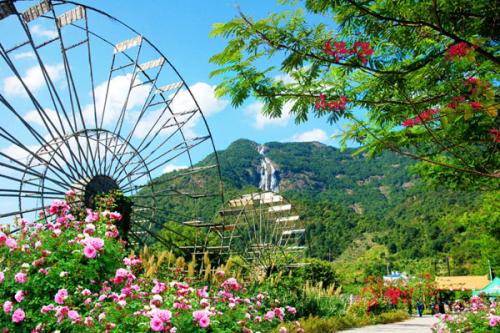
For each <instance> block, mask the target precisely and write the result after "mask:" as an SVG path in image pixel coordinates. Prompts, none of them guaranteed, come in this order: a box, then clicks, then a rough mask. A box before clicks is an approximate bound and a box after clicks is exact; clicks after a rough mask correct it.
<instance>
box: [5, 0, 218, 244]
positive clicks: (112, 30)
mask: <svg viewBox="0 0 500 333" xmlns="http://www.w3.org/2000/svg"><path fill="white" fill-rule="evenodd" d="M0 31H2V34H1V35H0V116H1V121H0V197H2V200H1V203H0V223H10V222H11V221H12V220H13V219H14V218H15V217H26V218H28V219H34V218H36V217H37V214H38V213H39V212H40V211H42V210H44V208H45V207H46V206H47V205H48V203H49V202H50V201H51V200H53V199H57V198H61V199H62V198H64V194H65V192H66V191H67V190H70V189H72V190H74V191H75V192H77V193H79V194H81V198H82V199H81V200H82V201H83V204H85V205H91V204H92V198H93V197H94V196H95V195H96V194H99V193H105V192H108V191H110V190H114V189H118V190H121V191H122V192H123V193H124V194H125V195H127V196H129V197H131V198H133V201H134V204H133V206H132V211H131V212H130V214H131V220H130V226H129V227H130V228H129V229H130V232H129V235H128V238H129V239H130V241H131V243H133V244H148V243H151V242H152V241H160V242H164V243H165V244H166V245H168V246H172V244H171V243H172V242H171V240H170V239H168V240H167V239H165V238H164V237H162V236H160V235H159V233H158V231H159V230H160V229H165V228H166V229H169V228H171V229H172V230H173V232H175V234H176V235H177V236H178V237H180V238H182V239H183V244H186V243H189V242H190V241H191V240H190V237H191V235H192V234H193V233H192V232H190V231H189V230H187V231H186V230H185V229H186V224H184V223H183V222H184V221H186V220H193V219H197V218H199V214H201V213H199V211H198V210H197V209H198V208H199V209H200V210H201V208H203V207H204V206H205V204H204V202H203V201H204V200H209V201H210V202H213V201H214V200H213V197H214V196H215V197H219V198H220V201H219V203H221V202H222V186H221V183H220V170H219V165H218V159H217V155H216V153H215V148H214V144H213V141H212V136H211V133H210V130H209V128H208V125H207V123H206V120H205V118H204V116H203V113H202V111H201V110H200V107H199V105H198V103H197V102H196V100H195V99H194V96H193V94H192V93H191V91H190V90H189V87H188V86H187V85H186V82H185V81H184V80H183V79H182V77H181V76H180V75H179V73H178V72H177V70H176V69H175V68H174V67H173V65H172V64H171V63H170V61H169V60H168V58H167V57H166V56H165V55H164V54H162V53H161V52H160V51H159V49H158V48H157V47H156V46H155V45H153V44H152V43H151V42H150V41H149V40H148V39H147V38H146V37H144V36H141V35H140V34H139V33H138V32H137V31H135V30H134V29H132V28H131V27H129V26H128V25H126V24H124V23H123V22H121V21H119V20H117V19H115V18H114V17H112V16H110V15H108V14H106V13H104V12H102V11H100V10H98V9H95V8H91V7H88V6H85V5H81V4H78V3H75V2H73V1H63V0H52V1H51V0H44V1H41V2H35V1H6V2H5V1H2V2H0ZM208 153H213V155H212V156H214V158H213V159H212V163H210V164H204V165H200V166H195V164H196V163H195V161H197V160H199V159H201V158H202V157H203V156H205V155H206V154H208ZM174 169H177V170H176V171H174V172H172V170H174ZM166 172H169V173H167V174H166V175H163V176H161V175H162V174H164V173H166ZM159 176H161V177H160V178H156V177H159ZM155 178H156V179H155ZM208 178H210V179H217V181H218V184H208V183H206V182H200V181H197V180H199V179H208ZM209 185H210V186H209ZM166 202H174V203H175V204H177V205H188V206H189V210H188V211H185V212H183V214H182V216H181V214H179V211H180V210H179V209H178V210H175V209H171V210H169V209H166V208H165V203H166ZM172 223H174V224H175V223H178V225H179V226H182V228H181V229H179V228H177V227H173V226H171V224H172ZM174 246H177V245H175V244H174Z"/></svg>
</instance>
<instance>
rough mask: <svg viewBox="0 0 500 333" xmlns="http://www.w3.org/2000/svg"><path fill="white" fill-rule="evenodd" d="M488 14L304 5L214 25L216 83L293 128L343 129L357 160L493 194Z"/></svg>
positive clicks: (434, 7)
mask: <svg viewBox="0 0 500 333" xmlns="http://www.w3.org/2000/svg"><path fill="white" fill-rule="evenodd" d="M281 3H284V4H285V5H288V6H289V7H290V6H300V5H301V3H300V2H299V3H298V4H297V2H296V1H286V0H284V1H281ZM495 6H496V4H495V2H492V1H487V0H478V1H475V0H459V1H453V2H449V1H444V0H421V1H403V2H401V1H398V2H397V3H396V2H393V1H381V0H369V1H359V0H340V1H327V0H307V1H304V2H303V7H304V8H300V9H298V10H296V11H290V12H284V13H281V14H271V15H270V16H268V17H267V18H264V19H261V20H253V19H252V18H250V17H248V16H247V15H245V14H244V13H242V12H240V15H239V17H237V18H235V19H233V20H232V21H229V22H227V23H224V24H216V25H215V26H214V30H213V32H212V35H213V36H223V37H225V38H227V39H228V40H229V41H228V44H227V46H226V48H225V49H224V50H223V51H222V52H220V53H219V54H217V55H214V56H213V57H212V58H211V61H212V62H213V63H214V64H216V65H218V66H219V69H217V70H215V71H214V72H213V73H212V74H213V75H219V76H222V78H223V80H222V82H221V83H220V84H219V86H218V88H217V92H218V93H219V94H220V95H229V96H230V97H231V98H232V102H233V104H234V105H235V106H240V105H241V104H242V103H243V102H244V101H245V100H246V99H248V98H249V97H250V96H252V95H253V96H254V97H256V98H257V99H259V100H260V101H261V102H262V103H263V109H264V112H265V114H267V115H268V116H271V117H280V116H281V115H282V112H283V110H284V109H287V111H288V110H289V111H290V112H291V114H293V115H294V116H295V119H296V121H297V122H301V121H306V120H307V119H308V117H309V116H311V113H312V114H314V115H315V116H323V115H327V116H328V119H329V121H330V122H331V123H336V122H339V121H341V120H342V119H345V120H347V121H348V127H347V129H346V130H345V131H343V133H342V135H341V142H342V143H343V144H344V145H346V144H348V143H351V142H352V141H355V142H358V143H359V144H360V145H361V146H362V148H361V149H360V150H359V152H363V151H365V152H367V153H369V154H375V153H379V152H381V151H383V150H391V151H395V152H398V153H400V154H403V155H406V156H409V157H412V158H415V159H417V160H420V161H422V163H419V171H420V172H421V173H422V174H423V175H427V176H428V179H430V180H436V181H442V180H446V181H447V183H448V184H456V185H462V186H463V185H469V184H482V185H493V186H498V180H499V178H500V174H499V173H498V170H499V169H500V159H499V158H498V147H499V146H498V145H499V142H500V132H499V117H498V114H497V109H498V94H497V89H498V82H499V81H498V69H499V65H500V58H499V57H498V51H499V45H500V44H499V43H498V34H497V33H496V31H498V24H499V23H498V22H499V19H498V8H496V7H495ZM304 9H305V10H304ZM304 12H305V13H304ZM315 22H321V23H315ZM276 65H278V66H276Z"/></svg>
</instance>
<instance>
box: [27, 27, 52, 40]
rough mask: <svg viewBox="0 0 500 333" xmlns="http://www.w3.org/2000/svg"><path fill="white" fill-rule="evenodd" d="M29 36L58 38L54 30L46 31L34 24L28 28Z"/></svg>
mask: <svg viewBox="0 0 500 333" xmlns="http://www.w3.org/2000/svg"><path fill="white" fill-rule="evenodd" d="M30 32H31V34H33V35H35V36H38V37H47V38H49V39H53V38H56V37H57V36H58V34H57V31H56V30H48V29H45V28H44V27H42V26H40V25H38V24H36V25H34V26H32V27H31V28H30Z"/></svg>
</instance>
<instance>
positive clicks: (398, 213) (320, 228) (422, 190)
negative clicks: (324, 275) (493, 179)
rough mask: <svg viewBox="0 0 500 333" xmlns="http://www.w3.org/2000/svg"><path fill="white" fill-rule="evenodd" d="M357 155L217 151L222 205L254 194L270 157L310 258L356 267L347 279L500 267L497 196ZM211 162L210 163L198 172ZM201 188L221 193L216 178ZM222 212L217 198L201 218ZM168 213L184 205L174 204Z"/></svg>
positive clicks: (286, 146) (297, 146)
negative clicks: (442, 184)
mask: <svg viewBox="0 0 500 333" xmlns="http://www.w3.org/2000/svg"><path fill="white" fill-rule="evenodd" d="M259 148H260V152H259ZM354 151H355V150H354V149H352V150H351V149H348V150H347V151H344V152H341V151H340V150H339V149H337V148H334V147H331V146H327V145H323V144H321V143H317V142H312V143H278V142H271V143H267V144H265V145H262V146H260V145H258V144H257V143H255V142H253V141H250V140H244V139H241V140H238V141H235V142H234V143H232V144H231V145H230V146H229V147H228V148H227V149H226V150H223V151H220V152H219V160H220V164H221V172H222V177H223V180H224V187H225V194H226V195H225V199H226V200H229V199H231V198H232V197H234V196H236V195H238V194H241V193H247V192H249V191H254V190H256V189H258V187H259V184H260V180H261V179H260V178H261V171H262V170H261V168H262V166H261V160H262V158H263V156H265V157H267V158H268V159H269V160H270V161H271V162H272V164H273V166H274V168H275V169H276V171H275V175H274V177H276V179H277V181H278V182H279V187H280V192H281V193H283V194H284V195H285V196H286V197H287V198H288V199H290V200H291V201H292V203H293V204H294V205H295V207H297V208H298V211H299V213H300V214H301V216H302V217H303V219H304V221H305V222H306V224H307V228H306V230H307V239H308V244H309V248H308V254H309V255H310V256H313V257H318V258H322V259H326V260H332V261H335V262H336V263H338V264H339V265H340V266H341V263H342V262H343V261H348V262H350V263H351V265H346V266H349V268H348V271H346V272H344V273H345V274H349V275H352V276H354V277H355V276H357V275H360V276H363V275H365V274H367V273H383V272H385V271H386V270H387V268H388V267H389V268H390V269H407V270H408V269H414V270H418V269H419V267H422V265H424V266H425V268H426V269H436V271H437V273H439V271H442V270H443V269H444V267H445V266H444V264H443V263H444V262H445V258H446V257H450V260H451V268H452V270H453V272H455V273H467V272H473V273H478V274H479V273H481V274H485V273H486V272H487V265H488V263H487V260H485V259H484V258H489V260H490V262H491V264H492V265H493V267H499V264H500V262H499V258H500V253H499V252H498V248H499V242H498V239H499V238H500V237H499V236H500V235H499V232H500V230H499V227H498V225H499V223H498V222H500V217H499V213H498V212H499V211H500V209H499V208H500V207H499V206H498V200H497V199H498V193H496V192H493V193H487V194H485V193H481V192H456V191H451V190H449V189H445V188H433V189H430V188H428V187H427V186H425V185H424V184H422V182H421V181H419V179H417V178H416V177H414V176H412V174H411V172H410V171H409V167H411V165H412V163H413V162H412V161H411V160H409V159H406V158H404V157H401V156H400V155H396V154H392V153H384V154H382V155H381V156H377V157H374V158H371V159H369V158H367V157H366V156H364V155H362V154H360V155H357V156H353V155H352V154H353V152H354ZM261 153H262V154H261ZM213 162H214V156H207V158H205V159H204V160H203V161H202V162H200V163H199V164H200V165H210V164H211V163H213ZM165 176H168V175H164V176H162V177H165ZM200 181H201V180H200ZM203 181H206V182H213V184H214V187H215V186H216V182H215V181H214V180H213V179H204V180H203ZM214 190H215V189H214ZM218 205H219V203H218V202H217V201H216V199H214V202H213V203H212V204H209V205H205V206H204V210H203V213H202V215H203V218H205V219H210V218H211V216H213V215H214V214H215V211H216V209H217V207H218ZM169 209H171V210H177V211H179V212H180V211H182V210H185V209H186V207H175V205H172V203H170V207H169ZM188 209H189V207H188ZM169 218H170V219H173V218H174V217H173V216H170V217H169ZM485 221H488V223H486V222H485ZM492 226H493V227H492ZM165 234H167V235H168V232H165ZM353 244H356V245H355V246H353ZM481 254H482V257H483V260H482V261H481V259H480V258H481ZM356 260H357V261H359V262H360V267H357V266H356V265H355V264H353V263H354V261H356Z"/></svg>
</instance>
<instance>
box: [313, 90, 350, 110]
mask: <svg viewBox="0 0 500 333" xmlns="http://www.w3.org/2000/svg"><path fill="white" fill-rule="evenodd" d="M346 104H347V97H345V96H340V98H339V100H338V101H334V100H331V101H327V100H326V96H325V95H324V94H320V95H319V97H318V99H317V100H316V103H315V104H314V109H315V110H330V111H332V110H333V111H338V110H345V109H346Z"/></svg>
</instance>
